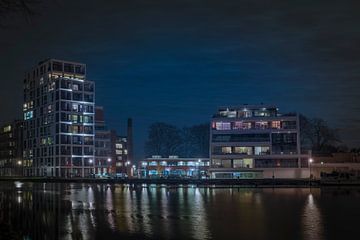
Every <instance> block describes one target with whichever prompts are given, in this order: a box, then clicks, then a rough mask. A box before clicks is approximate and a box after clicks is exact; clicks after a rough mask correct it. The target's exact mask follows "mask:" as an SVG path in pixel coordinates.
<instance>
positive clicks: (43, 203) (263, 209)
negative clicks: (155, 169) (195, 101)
mask: <svg viewBox="0 0 360 240" xmlns="http://www.w3.org/2000/svg"><path fill="white" fill-rule="evenodd" d="M359 222H360V189H336V188H333V189H311V190H310V189H299V188H288V189H241V188H232V189H225V188H217V189H214V188H196V187H183V188H166V187H165V186H163V187H159V186H155V185H154V186H143V187H137V188H131V187H130V186H125V185H116V184H115V185H106V184H60V183H55V184H54V183H47V184H43V183H20V182H15V183H11V182H0V225H1V229H0V239H11V238H14V239H104V240H108V239H359V237H353V236H355V235H358V236H360V226H359ZM9 236H11V237H9Z"/></svg>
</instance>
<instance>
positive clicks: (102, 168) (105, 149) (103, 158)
mask: <svg viewBox="0 0 360 240" xmlns="http://www.w3.org/2000/svg"><path fill="white" fill-rule="evenodd" d="M113 162H114V159H112V156H111V131H110V130H109V129H108V127H107V125H106V124H105V118H104V109H103V107H100V106H96V107H95V174H96V175H97V176H106V175H112V174H114V173H115V168H114V166H113Z"/></svg>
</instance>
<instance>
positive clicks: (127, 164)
mask: <svg viewBox="0 0 360 240" xmlns="http://www.w3.org/2000/svg"><path fill="white" fill-rule="evenodd" d="M130 164H131V162H130V161H126V162H125V172H126V175H128V172H129V171H128V166H129V165H130ZM128 177H129V175H128Z"/></svg>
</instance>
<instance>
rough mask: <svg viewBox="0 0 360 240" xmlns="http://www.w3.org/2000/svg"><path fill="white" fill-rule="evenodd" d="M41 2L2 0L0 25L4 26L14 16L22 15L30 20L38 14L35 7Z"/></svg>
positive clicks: (0, 3)
mask: <svg viewBox="0 0 360 240" xmlns="http://www.w3.org/2000/svg"><path fill="white" fill-rule="evenodd" d="M40 2H41V0H0V25H4V24H3V23H4V21H5V20H6V19H7V18H8V17H10V16H13V15H22V16H23V17H25V19H26V20H29V19H30V17H31V16H32V15H34V14H35V13H36V11H35V6H36V5H38V4H39V3H40Z"/></svg>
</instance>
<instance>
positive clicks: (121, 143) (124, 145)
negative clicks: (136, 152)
mask: <svg viewBox="0 0 360 240" xmlns="http://www.w3.org/2000/svg"><path fill="white" fill-rule="evenodd" d="M115 159H116V173H117V174H119V175H123V176H130V171H129V169H130V167H131V162H130V160H129V159H128V138H127V136H116V137H115Z"/></svg>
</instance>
